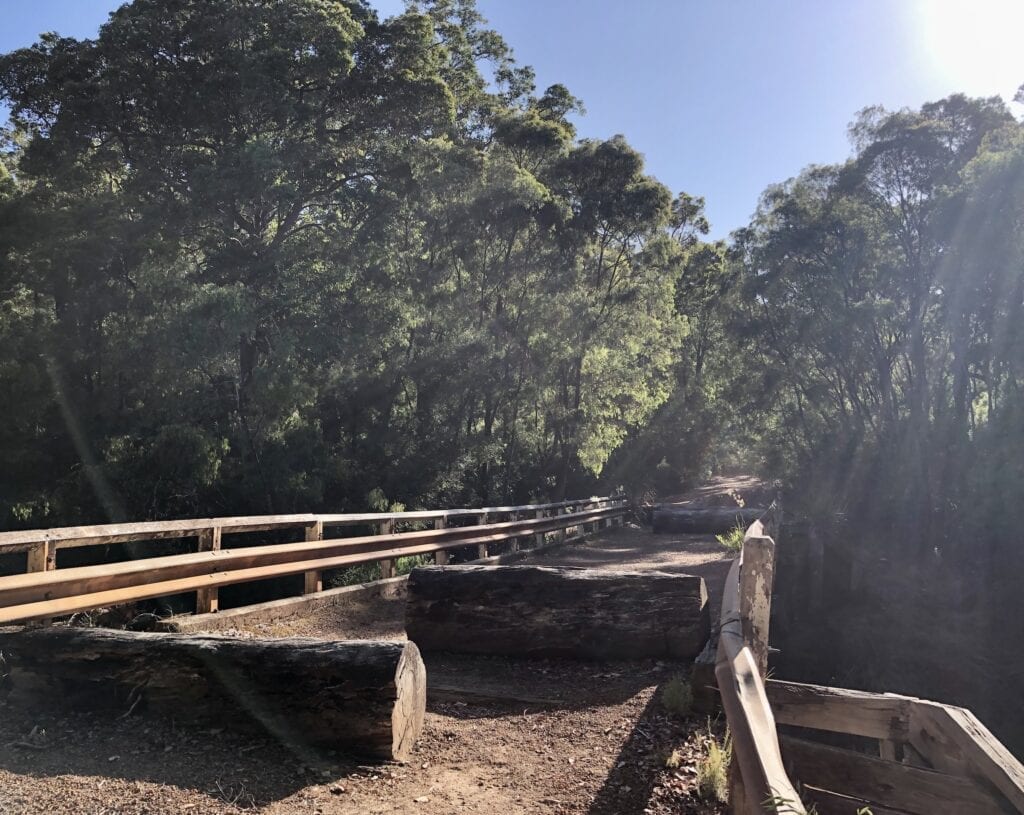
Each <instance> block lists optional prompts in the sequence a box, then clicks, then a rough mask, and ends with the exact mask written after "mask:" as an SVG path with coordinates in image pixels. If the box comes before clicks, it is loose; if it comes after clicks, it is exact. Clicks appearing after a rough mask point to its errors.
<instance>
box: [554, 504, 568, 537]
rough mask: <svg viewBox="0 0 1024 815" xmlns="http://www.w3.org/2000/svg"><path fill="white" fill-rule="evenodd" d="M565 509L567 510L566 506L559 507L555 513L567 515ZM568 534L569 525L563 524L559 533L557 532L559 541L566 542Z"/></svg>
mask: <svg viewBox="0 0 1024 815" xmlns="http://www.w3.org/2000/svg"><path fill="white" fill-rule="evenodd" d="M565 510H566V508H565V507H559V508H558V509H557V510H555V513H556V515H565ZM568 534H569V529H568V527H565V526H563V527H562V528H561V529H559V530H558V533H557V535H558V542H559V543H565V539H566V537H567V536H568Z"/></svg>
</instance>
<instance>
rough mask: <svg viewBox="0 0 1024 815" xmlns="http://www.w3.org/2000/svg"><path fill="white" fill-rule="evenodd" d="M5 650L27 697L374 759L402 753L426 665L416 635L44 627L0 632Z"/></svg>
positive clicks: (417, 716) (418, 713)
mask: <svg viewBox="0 0 1024 815" xmlns="http://www.w3.org/2000/svg"><path fill="white" fill-rule="evenodd" d="M0 653H2V654H3V657H4V659H5V661H6V663H7V670H9V671H10V681H11V684H12V685H13V691H14V692H16V693H18V694H19V695H20V694H21V693H22V692H25V693H26V694H27V695H28V697H29V699H30V700H34V701H44V702H46V703H47V704H52V703H54V702H55V701H56V702H60V703H67V704H72V705H75V706H76V707H79V708H81V707H90V708H95V707H100V706H110V705H115V706H119V707H120V708H122V709H124V710H137V709H141V707H143V706H148V707H152V708H156V709H159V710H166V711H168V712H171V713H173V715H174V716H175V717H176V718H178V719H184V720H193V721H196V722H200V721H201V722H204V723H206V722H209V723H219V724H221V725H228V726H230V727H232V728H239V727H246V726H249V727H253V726H256V727H260V726H261V727H263V728H265V729H266V730H268V731H270V732H271V733H272V734H273V735H274V736H275V737H277V738H278V739H279V740H280V741H282V742H285V743H289V744H295V745H304V746H315V747H323V748H337V749H343V750H346V751H348V752H351V753H354V754H357V755H362V756H367V757H373V758H378V759H386V760H392V759H397V760H401V759H403V758H405V757H406V756H407V755H408V753H409V751H410V750H411V749H412V746H413V743H414V742H415V741H416V738H417V737H418V736H419V734H420V731H421V730H422V728H423V719H424V713H425V710H426V669H425V668H424V666H423V660H422V659H421V658H420V654H419V651H418V650H417V648H416V646H415V645H414V644H413V643H411V642H368V641H353V642H330V641H323V640H315V639H305V638H291V639H279V640H242V639H233V638H229V637H217V636H188V635H181V634H150V633H134V632H129V631H112V630H105V629H78V628H45V629H36V630H23V631H2V632H0ZM11 669H13V670H11ZM40 694H45V698H42V697H40Z"/></svg>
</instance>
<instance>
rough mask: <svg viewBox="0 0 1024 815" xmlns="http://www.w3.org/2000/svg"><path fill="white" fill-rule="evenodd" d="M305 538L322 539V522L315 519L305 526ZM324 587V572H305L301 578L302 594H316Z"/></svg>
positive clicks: (309, 539)
mask: <svg viewBox="0 0 1024 815" xmlns="http://www.w3.org/2000/svg"><path fill="white" fill-rule="evenodd" d="M304 537H305V540H307V541H322V540H323V539H324V522H323V521H317V522H316V523H313V524H310V525H309V526H307V527H306V534H305V536H304ZM323 589H324V573H323V572H322V571H319V570H316V571H312V572H306V573H305V575H304V576H303V580H302V593H303V594H316V593H317V592H319V591H323Z"/></svg>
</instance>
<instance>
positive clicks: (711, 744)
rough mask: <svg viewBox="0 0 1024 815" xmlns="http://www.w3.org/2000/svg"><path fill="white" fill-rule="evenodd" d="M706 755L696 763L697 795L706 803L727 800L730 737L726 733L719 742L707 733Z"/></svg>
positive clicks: (730, 755) (721, 802) (724, 801)
mask: <svg viewBox="0 0 1024 815" xmlns="http://www.w3.org/2000/svg"><path fill="white" fill-rule="evenodd" d="M706 745H707V753H705V755H704V756H703V757H702V758H701V760H700V761H699V762H697V778H696V779H695V781H696V786H697V795H698V796H699V797H700V798H701V800H703V801H707V802H708V803H719V804H724V803H727V802H728V800H729V764H730V763H731V762H732V736H731V735H730V734H729V733H728V732H726V734H725V738H724V739H722V741H719V740H718V739H717V738H716V737H715V736H714V735H713V734H711V733H710V732H709V733H708V738H707V742H706Z"/></svg>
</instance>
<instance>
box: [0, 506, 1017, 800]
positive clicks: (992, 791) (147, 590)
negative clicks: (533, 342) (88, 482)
mask: <svg viewBox="0 0 1024 815" xmlns="http://www.w3.org/2000/svg"><path fill="white" fill-rule="evenodd" d="M628 509H629V508H628V507H627V505H626V502H625V500H624V499H623V498H621V497H617V496H610V497H600V498H597V497H594V498H586V499H580V500H576V501H565V502H559V503H553V504H536V505H524V506H501V507H486V508H480V509H455V510H437V511H423V512H407V513H363V514H347V515H343V514H309V515H281V516H256V517H231V518H206V519H199V520H187V521H166V522H147V523H133V524H112V525H102V526H87V527H72V528H63V529H50V530H36V531H27V532H7V533H2V534H0V554H11V553H25V572H24V573H23V574H17V575H11V576H7V577H2V578H0V623H6V624H11V623H25V622H29V621H34V620H47V619H50V618H56V617H61V616H67V615H69V614H72V613H74V612H78V611H84V610H89V609H94V608H97V607H101V606H112V605H117V604H124V603H130V602H133V601H139V600H146V599H151V598H157V597H164V596H168V595H176V594H182V593H191V592H194V593H195V597H196V601H195V611H196V613H197V614H210V613H212V612H215V611H217V609H218V606H219V597H218V590H219V589H220V588H221V587H223V586H227V585H235V584H239V583H249V582H255V581H261V580H268V579H273V578H279V577H284V576H288V575H303V576H304V579H303V591H304V594H305V595H306V596H315V595H318V594H319V593H320V592H321V591H322V589H323V575H324V572H325V571H328V570H332V569H339V568H347V567H350V566H354V565H360V564H366V563H380V565H381V574H382V576H383V577H385V578H387V577H389V576H391V575H393V574H394V571H395V562H396V560H397V559H398V558H401V557H408V556H415V555H420V556H422V555H428V556H432V558H433V561H434V563H436V564H446V563H448V562H449V555H450V553H452V552H453V551H456V550H463V551H464V552H468V553H470V554H469V555H468V557H469V558H472V559H473V560H474V561H475V562H481V561H484V562H486V560H487V559H491V560H492V561H493V560H495V559H498V558H500V559H502V560H504V559H507V558H509V557H515V556H516V555H517V554H519V553H521V552H525V551H526V549H527V547H530V548H531V549H532V550H534V551H535V550H536V547H537V546H546V545H549V544H550V545H554V544H559V543H561V542H564V541H565V540H567V539H574V538H579V537H582V536H584V535H586V534H588V533H589V532H592V531H595V530H597V529H599V528H603V527H607V526H610V525H615V524H618V523H621V521H622V519H623V517H624V515H625V514H626V513H627V512H628ZM353 527H369V528H371V529H373V531H374V533H375V534H369V535H366V534H358V535H356V536H349V537H331V535H330V534H329V533H331V532H332V531H333V530H338V529H344V528H349V529H351V528H353ZM424 527H426V528H424ZM778 527H779V518H778V513H777V509H776V508H775V507H773V508H772V509H770V510H769V511H768V513H767V514H766V515H764V516H763V517H762V518H760V519H759V520H757V521H755V522H754V523H752V524H751V526H750V527H749V528H748V530H747V533H746V536H745V539H744V543H743V549H742V553H741V556H740V557H738V558H737V559H736V560H735V562H734V563H733V565H732V568H731V571H730V573H729V577H728V579H727V582H726V585H725V591H724V595H723V602H722V608H721V619H720V624H719V626H718V627H717V629H718V630H717V640H716V641H714V640H713V641H712V643H710V644H709V647H708V648H707V649H705V653H704V654H703V655H702V656H701V658H699V659H698V662H697V665H696V666H695V677H697V679H696V680H695V681H700V679H699V678H700V677H701V676H708V675H713V677H714V679H713V680H712V684H714V685H715V686H716V687H717V691H716V692H717V693H719V694H720V698H721V703H722V706H723V708H724V710H725V713H726V716H727V718H728V723H729V726H730V729H731V731H732V736H733V744H734V764H733V767H732V768H731V772H730V806H731V809H732V811H734V812H736V813H742V815H747V813H760V812H766V811H767V812H788V813H798V814H802V815H806V813H808V812H810V811H816V812H818V813H820V814H821V815H828V814H829V813H851V814H852V813H856V812H858V811H870V812H871V813H872V815H887V814H888V815H891V814H893V813H907V814H909V815H931V814H932V813H936V814H937V815H954V813H956V815H959V814H960V813H981V814H982V815H987V814H988V813H1006V812H1019V813H1024V768H1022V767H1021V764H1020V763H1019V762H1018V761H1016V759H1014V758H1013V756H1012V755H1010V753H1009V752H1008V751H1007V750H1006V749H1005V748H1004V747H1003V746H1002V745H1001V744H1000V743H999V741H998V740H997V739H996V738H995V737H994V736H993V735H992V734H991V733H990V732H989V731H988V730H987V729H986V728H985V727H984V726H983V725H982V724H981V723H980V722H979V721H978V720H977V719H976V718H975V717H974V716H973V715H972V714H971V713H970V711H968V710H965V709H963V708H958V707H953V706H949V705H942V704H938V703H935V702H929V701H925V700H921V699H916V698H912V697H907V696H898V695H894V694H878V693H866V692H861V691H852V690H846V689H841V688H830V687H822V686H816V685H807V684H800V683H793V682H782V681H778V680H774V679H768V678H766V667H767V660H768V652H769V648H768V638H769V622H770V616H771V595H772V586H773V580H774V568H775V550H776V540H777V539H778ZM289 530H290V531H291V532H292V533H294V534H296V535H301V537H302V540H299V541H295V542H292V543H273V544H268V545H258V546H252V545H248V546H232V547H231V548H223V547H222V543H223V541H224V536H225V535H232V536H234V535H239V536H241V535H247V534H250V533H256V532H267V531H284V533H287V532H288V531H289ZM167 539H181V540H183V541H190V540H191V541H194V544H192V546H190V547H189V548H194V549H195V551H191V552H184V553H180V554H173V555H163V556H150V557H146V556H143V555H145V551H144V550H142V551H136V552H133V554H135V555H138V556H137V557H135V558H132V559H122V560H119V561H117V562H112V563H110V562H105V563H103V564H100V565H89V566H65V565H63V564H62V563H60V558H59V552H60V551H62V550H65V549H71V548H78V547H88V546H93V547H95V546H102V545H108V544H125V543H133V544H138V546H140V547H144V546H146V545H148V544H146V543H143V542H150V541H158V540H167ZM499 549H500V550H501V553H500V554H496V552H497V550H499ZM712 666H713V669H712ZM389 670H390V669H389ZM702 670H708V671H709V672H710V671H712V670H713V674H702V673H701V671H702ZM815 733H817V734H819V735H820V734H821V733H827V734H830V736H828V737H826V738H825V739H823V740H822V739H820V738H819V739H818V740H815V738H816V737H815ZM812 806H813V808H814V809H813V810H811V809H809V807H812ZM865 808H866V809H865Z"/></svg>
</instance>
